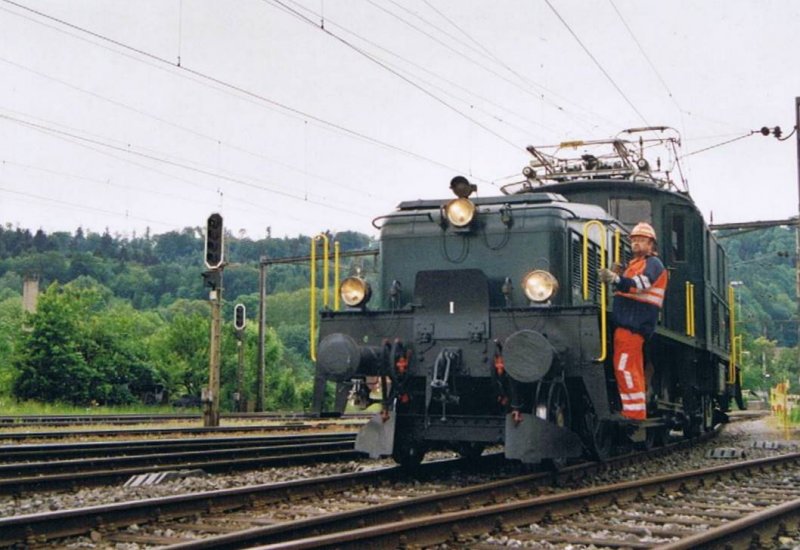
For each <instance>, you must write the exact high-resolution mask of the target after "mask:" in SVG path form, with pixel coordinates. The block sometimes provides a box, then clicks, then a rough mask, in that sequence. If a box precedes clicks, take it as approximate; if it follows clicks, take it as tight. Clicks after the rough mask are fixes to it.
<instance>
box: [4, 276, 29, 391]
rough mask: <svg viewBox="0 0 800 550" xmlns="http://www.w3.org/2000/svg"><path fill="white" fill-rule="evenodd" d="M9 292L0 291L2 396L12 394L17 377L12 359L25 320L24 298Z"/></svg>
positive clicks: (6, 290) (5, 290)
mask: <svg viewBox="0 0 800 550" xmlns="http://www.w3.org/2000/svg"><path fill="white" fill-rule="evenodd" d="M8 292H10V291H8V289H4V290H0V396H2V395H10V394H11V386H12V384H13V381H14V379H15V378H16V375H17V370H16V368H15V366H14V365H13V364H12V361H11V358H12V357H14V355H15V354H16V348H17V345H18V342H19V340H20V337H21V335H22V323H23V319H24V316H23V312H22V298H20V297H19V296H13V295H12V296H8V295H6V293H8ZM4 296H5V297H4Z"/></svg>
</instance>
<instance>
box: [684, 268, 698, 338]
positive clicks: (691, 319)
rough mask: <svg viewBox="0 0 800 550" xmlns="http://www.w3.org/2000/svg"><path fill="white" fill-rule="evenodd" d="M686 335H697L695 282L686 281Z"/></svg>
mask: <svg viewBox="0 0 800 550" xmlns="http://www.w3.org/2000/svg"><path fill="white" fill-rule="evenodd" d="M686 336H697V333H696V332H695V309H694V284H692V283H690V282H689V281H686Z"/></svg>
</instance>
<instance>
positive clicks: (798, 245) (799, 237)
mask: <svg viewBox="0 0 800 550" xmlns="http://www.w3.org/2000/svg"><path fill="white" fill-rule="evenodd" d="M794 116H795V121H794V138H795V141H796V142H797V216H798V217H797V222H796V224H795V226H794V228H795V251H794V252H795V254H794V261H795V272H796V276H797V281H796V282H797V289H796V290H797V363H798V365H797V372H798V373H800V97H795V98H794Z"/></svg>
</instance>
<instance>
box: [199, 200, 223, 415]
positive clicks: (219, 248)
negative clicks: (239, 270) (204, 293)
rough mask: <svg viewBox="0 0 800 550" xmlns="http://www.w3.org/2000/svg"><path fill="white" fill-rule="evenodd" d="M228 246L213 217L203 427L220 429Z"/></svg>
mask: <svg viewBox="0 0 800 550" xmlns="http://www.w3.org/2000/svg"><path fill="white" fill-rule="evenodd" d="M224 245H225V243H224V233H223V227H222V216H221V215H220V214H217V213H216V212H215V213H214V214H211V215H210V216H209V217H208V221H207V222H206V246H205V254H204V261H205V264H206V266H207V267H208V269H209V271H207V272H206V273H204V274H203V277H204V278H205V279H206V284H208V285H209V286H211V292H210V293H209V300H210V301H211V334H210V341H209V353H208V357H209V361H208V387H206V388H204V389H203V425H204V426H206V427H216V426H219V385H220V384H219V379H220V363H221V357H220V349H221V347H222V345H221V342H222V319H221V317H222V315H221V309H222V271H223V269H224V268H225V254H224V250H225V246H224Z"/></svg>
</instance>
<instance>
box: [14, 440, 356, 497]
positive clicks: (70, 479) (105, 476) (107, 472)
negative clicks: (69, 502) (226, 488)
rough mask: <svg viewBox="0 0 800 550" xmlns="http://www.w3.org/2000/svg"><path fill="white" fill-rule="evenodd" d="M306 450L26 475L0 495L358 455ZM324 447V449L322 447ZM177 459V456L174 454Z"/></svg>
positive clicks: (347, 447)
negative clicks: (174, 472) (158, 474)
mask: <svg viewBox="0 0 800 550" xmlns="http://www.w3.org/2000/svg"><path fill="white" fill-rule="evenodd" d="M310 447H311V448H309V449H304V450H298V449H297V447H296V446H294V447H291V448H287V449H286V450H287V451H289V452H286V453H284V454H278V455H273V456H251V457H247V458H225V459H221V458H217V459H214V460H194V461H185V460H179V459H177V461H176V462H172V463H169V464H158V465H141V466H136V467H125V468H114V469H96V470H91V471H79V472H68V473H54V474H47V475H29V476H27V477H21V476H20V477H12V478H8V479H2V480H0V494H19V493H23V492H30V491H33V490H36V491H43V490H52V489H59V488H65V487H67V488H76V487H85V486H91V485H103V484H108V483H112V482H116V481H120V480H124V479H127V478H130V477H131V476H134V475H140V474H146V473H154V472H164V471H169V470H176V469H180V470H203V471H204V472H225V471H233V470H243V469H255V468H265V467H271V466H284V465H287V464H301V463H304V464H307V463H313V462H333V461H340V460H354V459H357V458H360V457H361V456H362V455H361V453H358V452H356V451H355V450H353V448H352V443H328V444H325V445H324V446H323V445H313V446H310ZM323 447H327V448H323ZM176 456H177V455H176Z"/></svg>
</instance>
